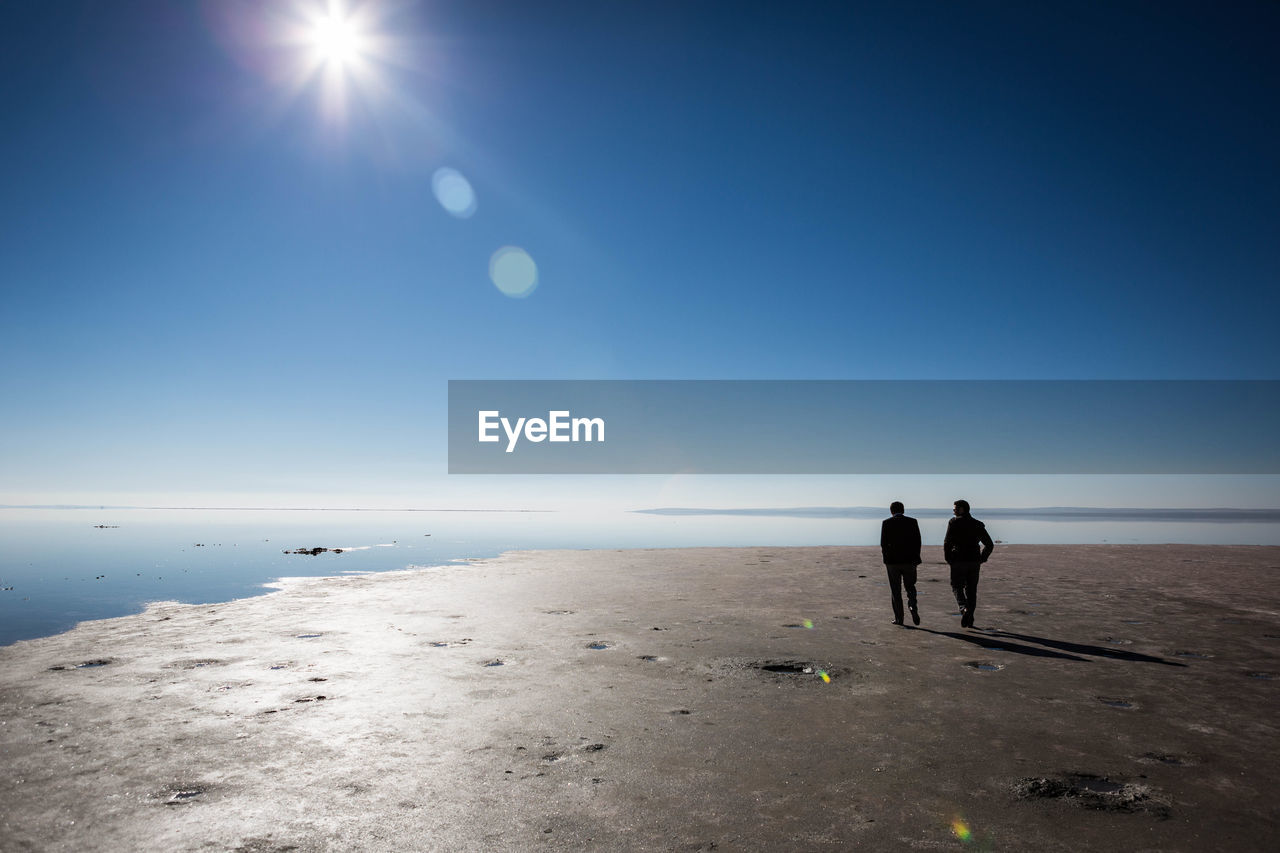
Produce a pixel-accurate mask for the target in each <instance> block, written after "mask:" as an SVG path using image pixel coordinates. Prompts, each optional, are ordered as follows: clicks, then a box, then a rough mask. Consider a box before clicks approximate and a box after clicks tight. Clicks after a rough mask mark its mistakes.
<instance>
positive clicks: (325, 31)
mask: <svg viewBox="0 0 1280 853" xmlns="http://www.w3.org/2000/svg"><path fill="white" fill-rule="evenodd" d="M311 45H312V47H313V48H314V50H315V52H316V58H317V59H319V60H320V61H321V62H324V63H333V64H337V65H346V64H347V63H349V62H351V61H352V60H355V59H357V58H359V56H360V53H361V38H360V31H359V30H358V29H357V27H356V25H355V24H354V23H353V22H352V21H351V20H349V19H346V18H342V17H339V16H337V15H333V14H331V15H328V16H326V17H324V18H320V19H318V20H316V21H315V23H314V24H313V25H312V30H311Z"/></svg>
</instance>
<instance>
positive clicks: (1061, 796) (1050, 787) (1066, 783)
mask: <svg viewBox="0 0 1280 853" xmlns="http://www.w3.org/2000/svg"><path fill="white" fill-rule="evenodd" d="M1013 793H1014V795H1015V796H1017V797H1018V798H1019V799H1022V800H1066V801H1067V802H1069V803H1071V804H1073V805H1077V806H1080V807H1081V808H1086V809H1096V810H1098V811H1107V812H1151V813H1153V814H1156V815H1159V816H1161V817H1167V816H1168V814H1169V804H1168V803H1167V802H1165V800H1164V799H1163V798H1161V797H1159V796H1158V795H1157V794H1156V792H1155V791H1154V790H1153V789H1152V788H1151V787H1150V786H1148V785H1143V784H1139V783H1136V782H1117V781H1115V780H1113V779H1110V778H1108V777H1106V776H1096V775H1094V774H1092V773H1068V774H1066V775H1065V776H1061V777H1058V778H1054V779H1049V778H1046V777H1044V776H1040V777H1034V778H1031V777H1029V778H1025V779H1019V780H1018V781H1017V782H1015V783H1014V785H1013Z"/></svg>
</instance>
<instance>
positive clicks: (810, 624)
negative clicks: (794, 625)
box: [801, 619, 813, 630]
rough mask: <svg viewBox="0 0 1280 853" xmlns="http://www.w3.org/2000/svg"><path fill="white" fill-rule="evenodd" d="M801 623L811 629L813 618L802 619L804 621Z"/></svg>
mask: <svg viewBox="0 0 1280 853" xmlns="http://www.w3.org/2000/svg"><path fill="white" fill-rule="evenodd" d="M801 624H802V625H804V626H805V627H806V628H808V629H810V630H812V629H813V620H812V619H806V620H804V622H802V623H801Z"/></svg>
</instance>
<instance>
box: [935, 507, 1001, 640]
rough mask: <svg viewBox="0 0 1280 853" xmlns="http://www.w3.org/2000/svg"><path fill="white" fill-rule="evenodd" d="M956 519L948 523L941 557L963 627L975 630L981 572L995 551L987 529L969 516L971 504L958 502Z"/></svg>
mask: <svg viewBox="0 0 1280 853" xmlns="http://www.w3.org/2000/svg"><path fill="white" fill-rule="evenodd" d="M955 514H956V517H955V518H953V519H951V520H950V521H948V522H947V535H946V538H944V539H943V540H942V556H943V557H944V558H945V559H946V561H947V563H948V564H949V565H950V566H951V591H952V592H953V593H955V596H956V604H958V605H960V626H961V627H962V628H972V627H973V611H974V610H976V609H977V608H978V570H979V569H980V568H981V567H982V564H983V563H985V562H986V561H987V558H988V557H990V556H991V552H992V551H994V550H995V547H996V545H995V543H994V542H992V541H991V535H990V534H988V533H987V526H986V525H985V524H983V523H982V522H981V521H978V519H976V518H974V517H973V516H972V515H969V502H968V501H963V500H961V501H956V502H955Z"/></svg>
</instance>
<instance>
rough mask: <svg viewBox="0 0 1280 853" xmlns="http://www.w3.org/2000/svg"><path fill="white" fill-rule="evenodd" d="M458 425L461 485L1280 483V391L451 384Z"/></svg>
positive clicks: (1113, 384)
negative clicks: (836, 480)
mask: <svg viewBox="0 0 1280 853" xmlns="http://www.w3.org/2000/svg"><path fill="white" fill-rule="evenodd" d="M583 415H589V417H583ZM448 417H449V473H451V474H662V475H671V474H681V475H685V474H895V475H896V474H966V475H968V474H1213V475H1216V474H1280V442H1277V441H1276V440H1275V436H1277V435H1280V381H1277V380H986V381H984V380H932V379H920V380H723V381H717V380H509V381H508V380H483V379H479V380H450V381H449V413H448ZM606 423H608V425H609V430H608V436H609V440H608V442H607V443H606V442H605V440H604V439H605V424H606Z"/></svg>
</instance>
